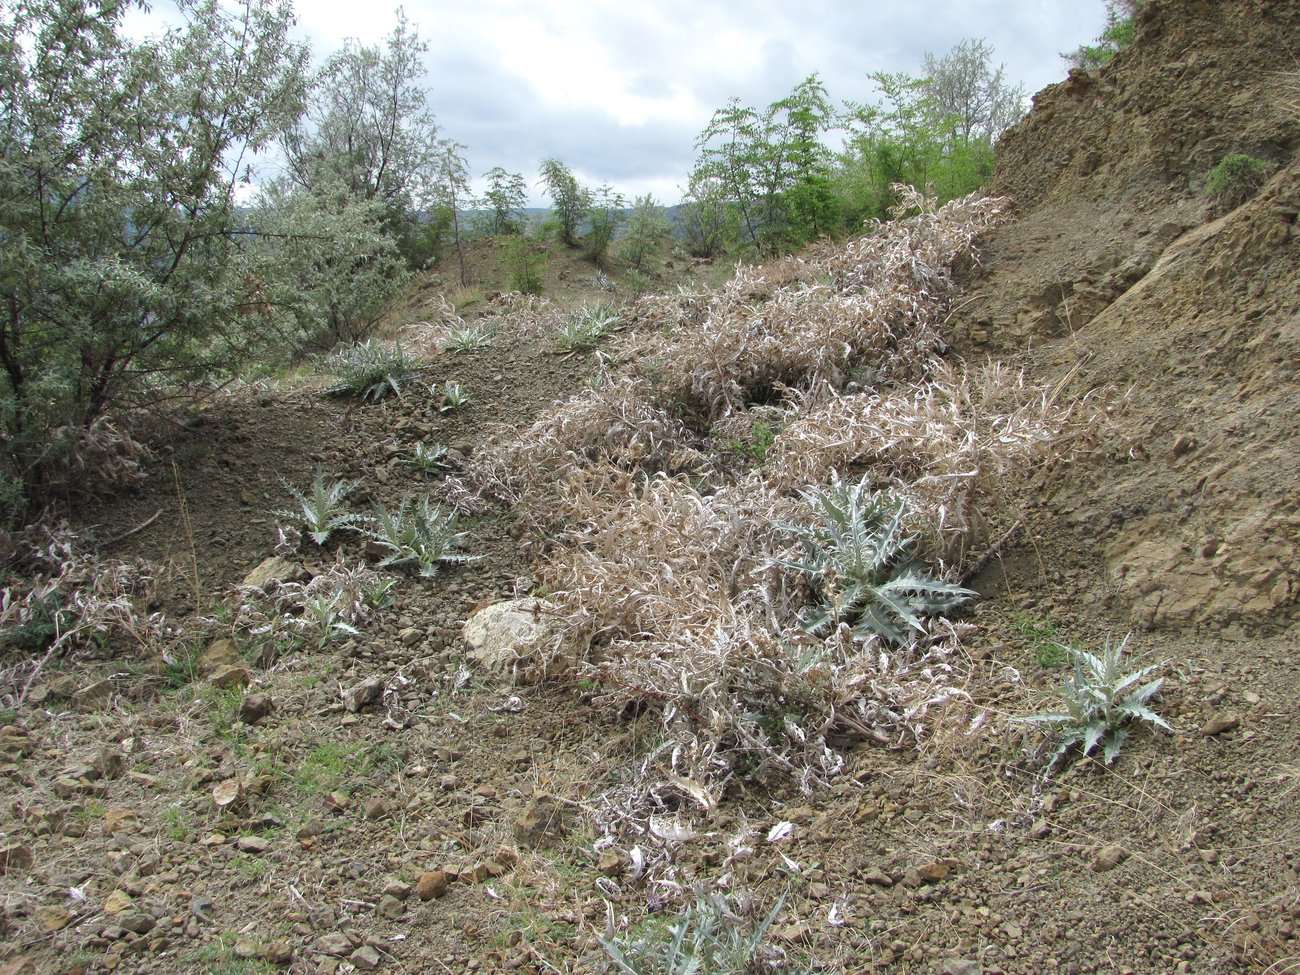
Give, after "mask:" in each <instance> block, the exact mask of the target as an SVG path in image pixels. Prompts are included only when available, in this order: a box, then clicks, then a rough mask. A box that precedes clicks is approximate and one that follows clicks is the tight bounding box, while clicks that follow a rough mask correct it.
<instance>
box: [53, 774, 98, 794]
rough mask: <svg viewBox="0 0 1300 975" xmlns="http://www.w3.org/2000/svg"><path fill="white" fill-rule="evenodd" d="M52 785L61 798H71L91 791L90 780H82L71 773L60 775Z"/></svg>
mask: <svg viewBox="0 0 1300 975" xmlns="http://www.w3.org/2000/svg"><path fill="white" fill-rule="evenodd" d="M50 787H51V788H52V789H53V790H54V794H55V795H56V796H58V797H59V798H60V799H71V798H72V797H73V796H76V795H81V794H82V793H83V792H89V791H90V783H89V782H82V781H80V780H78V779H74V778H73V777H72V776H70V775H60V776H59V777H58V778H56V779H55V780H54V781H53V782H52V783H51V786H50Z"/></svg>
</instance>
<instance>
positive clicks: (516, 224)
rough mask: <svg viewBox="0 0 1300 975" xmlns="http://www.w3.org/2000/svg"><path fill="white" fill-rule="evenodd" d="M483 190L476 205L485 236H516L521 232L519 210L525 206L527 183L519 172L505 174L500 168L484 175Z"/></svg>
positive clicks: (521, 213) (521, 218)
mask: <svg viewBox="0 0 1300 975" xmlns="http://www.w3.org/2000/svg"><path fill="white" fill-rule="evenodd" d="M483 178H484V179H486V180H487V190H486V191H485V192H484V193H483V199H482V200H480V201H479V206H480V207H481V208H482V209H483V210H484V211H485V213H484V214H483V230H484V233H487V234H517V233H521V232H522V231H523V225H524V219H523V210H524V207H525V206H527V204H528V184H527V182H525V180H524V177H523V176H522V175H521V174H519V173H507V172H506V171H505V170H504V169H502V168H501V167H500V166H495V167H493V168H492V169H489V170H488V171H487V172H486V173H485V174H484V177H483Z"/></svg>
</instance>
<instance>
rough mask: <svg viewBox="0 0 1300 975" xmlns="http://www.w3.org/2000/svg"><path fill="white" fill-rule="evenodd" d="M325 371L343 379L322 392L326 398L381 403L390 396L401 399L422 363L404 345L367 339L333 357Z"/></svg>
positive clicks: (328, 361) (326, 362) (327, 362)
mask: <svg viewBox="0 0 1300 975" xmlns="http://www.w3.org/2000/svg"><path fill="white" fill-rule="evenodd" d="M325 368H326V369H327V370H329V371H331V372H334V373H335V374H337V375H338V377H339V378H338V379H337V380H336V381H335V382H333V383H330V385H328V386H326V387H325V388H324V389H322V390H321V394H322V395H324V396H358V397H360V398H361V399H363V400H375V401H376V402H378V401H379V400H381V399H383V398H384V397H385V396H387V395H388V394H389V393H390V392H391V393H395V394H397V395H398V396H401V395H402V387H403V386H404V385H405V384H406V383H408V382H410V381H411V380H412V379H414V378H415V375H416V370H417V368H418V363H417V362H416V361H415V360H414V359H412V358H411V357H410V356H408V355H407V354H406V353H405V352H404V351H403V350H402V347H401V346H400V345H387V344H385V343H382V342H374V341H371V340H369V339H367V340H366V341H365V342H361V343H360V344H358V345H354V346H352V347H351V348H347V349H344V350H343V351H342V352H339V353H337V354H336V355H333V356H331V357H330V358H329V359H327V360H326V361H325Z"/></svg>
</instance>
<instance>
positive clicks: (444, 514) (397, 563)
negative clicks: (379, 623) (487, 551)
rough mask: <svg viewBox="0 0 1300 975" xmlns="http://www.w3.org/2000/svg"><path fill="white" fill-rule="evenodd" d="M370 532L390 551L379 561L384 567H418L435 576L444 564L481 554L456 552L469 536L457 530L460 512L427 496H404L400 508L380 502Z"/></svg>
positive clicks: (476, 558)
mask: <svg viewBox="0 0 1300 975" xmlns="http://www.w3.org/2000/svg"><path fill="white" fill-rule="evenodd" d="M371 521H372V524H373V525H374V526H375V527H374V528H372V529H370V530H368V531H367V534H368V535H370V537H371V538H373V539H374V540H375V541H376V542H378V543H379V544H380V545H381V546H382V547H384V548H386V549H387V550H388V552H389V554H388V555H386V556H385V557H384V558H383V559H381V560H380V562H379V564H380V565H381V566H384V567H390V566H391V567H403V568H404V567H408V566H416V567H418V569H419V573H420V575H421V576H424V577H425V578H432V577H433V576H435V575H437V574H438V569H439V567H440V566H441V565H442V564H443V563H458V562H474V561H477V560H478V559H481V558H482V557H483V556H481V555H466V554H464V553H462V552H454V551H452V550H453V549H454V548H456V547H457V546H458V545H460V544H461V542H462V541H463V540H464V538H465V533H464V532H460V531H457V530H456V513H455V512H454V511H444V510H443V509H442V507H441V506H440V505H436V504H433V503H432V502H430V500H429V499H428V498H427V497H424V498H421V499H420V500H419V502H412V500H411V498H409V497H408V498H403V499H402V503H401V504H400V505H399V506H398V508H397V510H396V511H389V510H388V509H387V508H385V507H384V506H383V505H380V504H377V505H375V509H374V517H373V518H372V519H371Z"/></svg>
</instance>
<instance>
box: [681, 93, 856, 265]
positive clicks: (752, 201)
mask: <svg viewBox="0 0 1300 975" xmlns="http://www.w3.org/2000/svg"><path fill="white" fill-rule="evenodd" d="M835 119H836V117H835V112H834V110H833V109H832V107H831V104H830V99H829V98H828V97H827V95H826V90H825V88H824V87H823V86H822V83H821V81H820V79H818V77H817V75H815V74H813V75H810V76H809V77H807V78H805V79H804V80H803V81H802V82H800V83H799V84H798V85H796V86H795V88H794V90H793V91H792V92H791V93H790V94H789V95H788V96H787V97H785V98H783V99H781V100H779V101H776V102H773V103H772V104H771V105H769V106H767V108H766V109H763V110H762V111H759V110H757V109H754V108H750V107H748V106H746V105H742V104H741V103H740V101H739V100H738V99H736V98H732V99H731V100H729V101H728V102H727V104H726V106H725V107H723V108H720V109H718V110H717V111H716V112H714V114H713V118H712V119H711V120H710V122H709V124H708V126H707V127H706V128H705V129H704V131H703V132H702V133H700V136H699V138H698V139H696V141H695V147H696V149H697V150H699V152H700V155H699V158H698V159H697V160H696V164H695V168H694V170H693V172H692V174H691V179H692V182H693V183H694V184H695V185H697V186H699V187H713V188H716V189H717V190H718V191H719V192H720V194H721V195H722V197H723V198H724V199H725V200H726V201H727V202H728V204H729V206H731V207H732V208H734V211H735V215H736V220H735V223H734V226H735V227H736V228H737V229H738V230H739V231H740V239H739V240H732V241H729V243H743V244H745V245H746V246H749V247H753V248H755V249H757V250H759V251H760V252H762V253H767V254H772V253H779V252H781V251H784V250H787V249H789V248H791V247H796V246H798V245H800V244H802V243H805V242H807V241H809V240H812V239H813V238H815V237H817V236H819V235H820V234H822V233H824V232H826V231H827V230H828V229H830V226H831V225H832V224H833V223H836V222H837V221H836V218H835V212H836V205H835V201H834V197H833V195H832V193H831V187H830V180H829V162H830V153H829V151H828V150H827V149H826V147H825V145H824V144H823V142H822V136H823V134H824V133H825V132H827V131H828V130H829V129H830V128H831V127H832V126H833V125H834V124H835Z"/></svg>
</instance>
